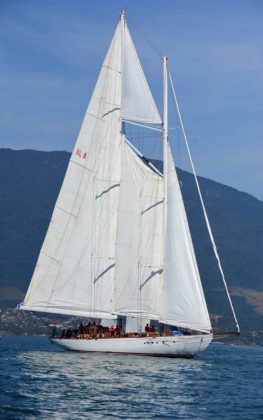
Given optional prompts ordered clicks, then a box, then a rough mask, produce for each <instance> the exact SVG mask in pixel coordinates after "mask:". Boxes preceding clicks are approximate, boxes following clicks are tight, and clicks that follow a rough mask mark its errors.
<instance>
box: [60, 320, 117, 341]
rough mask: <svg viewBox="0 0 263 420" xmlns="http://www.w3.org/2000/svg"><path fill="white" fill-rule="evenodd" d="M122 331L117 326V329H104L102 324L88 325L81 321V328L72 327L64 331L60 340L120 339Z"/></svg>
mask: <svg viewBox="0 0 263 420" xmlns="http://www.w3.org/2000/svg"><path fill="white" fill-rule="evenodd" d="M120 334H121V329H120V327H119V326H118V325H117V326H116V327H114V326H113V325H112V326H109V327H104V326H103V325H101V324H100V323H96V322H93V323H91V322H88V323H87V324H86V325H84V324H83V322H82V321H81V322H80V324H79V327H78V328H76V329H72V328H71V327H69V328H67V329H65V328H64V329H63V330H62V332H61V334H60V338H72V337H75V338H102V337H116V338H117V337H120Z"/></svg>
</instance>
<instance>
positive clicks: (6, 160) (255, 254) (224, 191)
mask: <svg viewBox="0 0 263 420" xmlns="http://www.w3.org/2000/svg"><path fill="white" fill-rule="evenodd" d="M69 156H70V154H69V153H68V152H38V151H33V150H22V151H14V150H10V149H0V197H1V206H0V220H1V224H0V267H1V270H0V307H11V306H14V305H15V304H17V303H18V302H19V301H21V300H22V298H23V294H24V293H25V291H26V289H27V286H28V284H29V281H30V278H31V275H32V271H33V269H34V265H35V263H36V260H37V256H38V253H39V250H40V247H41V243H42V241H43V239H44V236H45V232H46V230H47V226H48V223H49V219H50V217H51V213H52V209H53V206H54V203H55V200H56V198H57V195H58V191H59V188H60V186H61V183H62V181H63V177H64V174H65V171H66V167H67V164H68V160H69ZM156 164H158V165H160V162H157V163H156ZM178 175H179V178H180V182H181V187H182V191H183V195H184V199H185V203H186V209H187V213H188V216H189V222H190V227H191V231H192V236H193V241H194V245H195V249H196V254H197V259H198V264H199V268H200V272H201V276H202V280H203V284H204V288H205V292H206V296H207V300H208V305H209V311H210V313H211V314H213V316H214V322H216V320H217V322H218V320H219V322H220V318H218V317H217V316H218V315H222V314H223V315H224V321H226V320H227V318H229V319H230V312H229V310H228V305H227V302H226V298H225V293H224V291H223V285H222V282H221V280H220V277H219V275H218V269H217V266H216V261H215V259H214V256H213V253H212V249H211V245H210V242H209V238H208V235H207V231H206V228H205V224H204V218H203V216H202V211H201V207H200V203H199V199H198V196H197V193H196V188H195V185H194V180H193V177H192V175H191V174H189V173H187V172H184V171H181V170H179V171H178ZM199 180H200V185H201V189H202V192H203V196H204V200H205V203H206V207H207V212H208V215H209V218H210V222H211V225H212V228H213V232H214V236H215V239H216V242H217V246H218V251H219V254H220V256H221V259H222V265H223V267H224V270H225V274H226V277H227V280H228V284H229V286H230V290H231V294H232V297H233V301H234V304H235V306H236V309H237V314H238V318H239V319H240V321H241V326H243V328H245V329H246V330H259V329H260V328H261V329H262V323H263V322H262V321H263V258H262V257H263V202H262V201H260V200H257V199H256V198H254V197H252V196H251V195H249V194H246V193H243V192H239V191H237V190H235V189H233V188H230V187H227V186H225V185H222V184H219V183H217V182H214V181H211V180H208V179H205V178H199Z"/></svg>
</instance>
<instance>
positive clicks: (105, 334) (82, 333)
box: [53, 321, 192, 339]
mask: <svg viewBox="0 0 263 420" xmlns="http://www.w3.org/2000/svg"><path fill="white" fill-rule="evenodd" d="M131 334H133V336H138V335H139V336H156V335H161V336H171V335H174V336H175V335H192V332H190V331H189V330H180V331H179V329H178V328H177V327H173V330H172V329H171V328H169V327H168V328H167V327H165V325H163V324H162V326H161V330H160V331H159V332H158V331H156V329H155V327H154V325H149V324H148V323H147V324H146V325H145V327H144V332H141V333H128V334H127V333H124V332H123V330H122V328H121V326H120V325H118V324H117V325H116V326H113V325H111V326H108V327H105V326H103V325H101V324H100V323H99V322H98V323H96V322H93V323H92V322H88V323H87V324H84V323H83V322H82V321H81V322H80V324H79V326H78V328H75V329H74V328H71V327H69V328H67V329H66V328H64V329H63V330H62V332H61V334H60V336H59V338H61V339H64V338H67V339H69V338H79V339H83V338H85V339H92V338H93V339H96V338H120V337H126V336H128V337H130V336H131ZM53 336H54V335H53Z"/></svg>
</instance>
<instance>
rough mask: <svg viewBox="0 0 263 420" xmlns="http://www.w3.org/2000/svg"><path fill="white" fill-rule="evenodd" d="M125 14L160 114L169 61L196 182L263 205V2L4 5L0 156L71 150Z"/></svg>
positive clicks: (28, 1)
mask: <svg viewBox="0 0 263 420" xmlns="http://www.w3.org/2000/svg"><path fill="white" fill-rule="evenodd" d="M121 9H125V10H126V16H127V22H128V25H129V28H130V31H131V33H132V36H133V39H134V43H135V45H136V48H137V51H138V54H139V56H140V58H141V61H142V65H143V68H144V71H145V74H146V77H147V79H148V81H149V85H150V87H151V89H152V92H153V94H154V97H155V99H156V102H157V105H158V106H159V109H161V104H162V91H161V90H162V80H161V59H160V55H168V57H169V66H170V71H171V74H172V76H173V78H174V83H175V89H176V94H177V98H178V101H179V104H180V108H181V113H182V117H183V120H184V125H185V129H186V132H187V134H188V138H189V143H190V147H191V150H192V155H193V158H194V161H195V166H196V170H197V172H198V174H199V175H202V176H205V177H207V178H210V179H213V180H215V181H218V182H221V183H224V184H226V185H229V186H232V187H234V188H237V189H239V190H241V191H245V192H248V193H250V194H252V195H254V196H255V197H257V198H259V199H261V200H263V118H262V114H263V100H262V98H263V24H262V22H263V1H262V0H231V1H229V0H184V1H182V0H124V1H119V0H96V1H94V0H45V1H42V0H23V1H21V0H0V92H1V93H0V98H1V100H0V147H8V148H12V149H36V150H46V151H49V150H67V151H71V150H72V149H73V146H74V143H75V141H76V138H77V135H78V132H79V129H80V125H81V122H82V119H83V116H84V113H85V109H86V107H87V105H88V102H89V98H90V95H91V93H92V90H93V87H94V84H95V82H96V78H97V76H98V73H99V70H100V66H101V64H102V61H103V59H104V56H105V54H106V51H107V48H108V46H109V43H110V40H111V37H112V35H113V32H114V30H115V26H116V24H117V21H118V14H119V11H120V10H121Z"/></svg>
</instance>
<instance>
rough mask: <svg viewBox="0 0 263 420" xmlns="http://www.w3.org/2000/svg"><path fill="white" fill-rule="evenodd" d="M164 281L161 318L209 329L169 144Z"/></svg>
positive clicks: (208, 320) (179, 323) (175, 323)
mask: <svg viewBox="0 0 263 420" xmlns="http://www.w3.org/2000/svg"><path fill="white" fill-rule="evenodd" d="M163 281H164V284H163V294H162V306H161V314H160V315H161V317H160V321H161V322H163V323H165V324H171V325H177V326H180V327H187V328H190V329H193V330H200V331H202V330H204V331H209V330H210V329H211V323H210V319H209V315H208V311H207V306H206V302H205V298H204V294H203V289H202V285H201V280H200V276H199V271H198V267H197V262H196V258H195V253H194V248H193V244H192V239H191V235H190V231H189V226H188V222H187V217H186V212H185V208H184V203H183V198H182V193H181V190H180V186H179V182H178V178H177V174H176V170H175V166H174V161H173V157H172V153H171V149H170V147H169V145H168V150H167V225H166V232H165V253H164V280H163Z"/></svg>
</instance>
